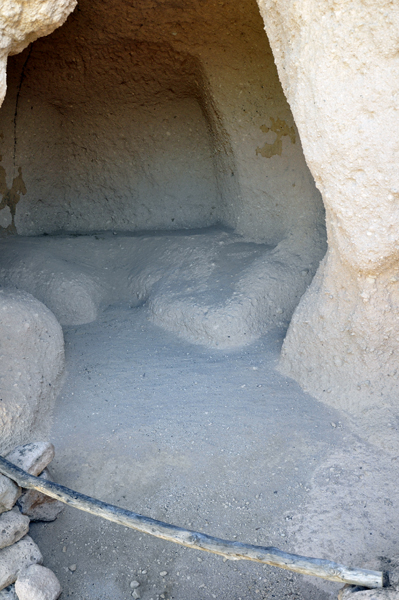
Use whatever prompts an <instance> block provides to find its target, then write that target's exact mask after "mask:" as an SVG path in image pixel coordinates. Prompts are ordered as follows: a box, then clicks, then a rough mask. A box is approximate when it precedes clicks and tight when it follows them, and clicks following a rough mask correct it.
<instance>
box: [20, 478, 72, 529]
mask: <svg viewBox="0 0 399 600" xmlns="http://www.w3.org/2000/svg"><path fill="white" fill-rule="evenodd" d="M39 478H40V479H44V480H45V481H51V479H50V475H49V473H48V471H47V469H45V470H44V471H43V473H42V474H41V475H40V476H39ZM18 506H19V508H20V510H21V512H22V514H24V515H27V516H28V517H29V518H30V520H31V521H54V520H55V519H56V518H57V517H58V515H59V514H60V512H62V511H63V510H64V508H65V504H63V503H62V502H60V501H59V500H56V499H55V498H50V496H46V495H45V494H42V493H41V492H38V491H37V490H28V491H27V492H25V493H24V494H22V496H21V497H20V498H19V500H18Z"/></svg>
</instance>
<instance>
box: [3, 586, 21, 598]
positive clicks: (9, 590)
mask: <svg viewBox="0 0 399 600" xmlns="http://www.w3.org/2000/svg"><path fill="white" fill-rule="evenodd" d="M0 600H18V596H17V594H16V593H15V586H14V585H8V586H7V587H6V588H4V590H0Z"/></svg>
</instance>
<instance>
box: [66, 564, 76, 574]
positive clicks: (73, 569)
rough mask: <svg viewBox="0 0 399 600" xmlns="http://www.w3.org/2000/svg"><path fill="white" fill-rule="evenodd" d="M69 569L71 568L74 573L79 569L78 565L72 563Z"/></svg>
mask: <svg viewBox="0 0 399 600" xmlns="http://www.w3.org/2000/svg"><path fill="white" fill-rule="evenodd" d="M68 569H69V570H70V571H71V572H72V573H74V572H75V571H76V569H77V566H76V565H70V566H69V567H68Z"/></svg>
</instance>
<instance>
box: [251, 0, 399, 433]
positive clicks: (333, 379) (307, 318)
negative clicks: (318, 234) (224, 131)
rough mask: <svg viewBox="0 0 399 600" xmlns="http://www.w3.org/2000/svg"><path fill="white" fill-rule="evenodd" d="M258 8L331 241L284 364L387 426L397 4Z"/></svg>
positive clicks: (392, 375)
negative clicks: (375, 414) (376, 414)
mask: <svg viewBox="0 0 399 600" xmlns="http://www.w3.org/2000/svg"><path fill="white" fill-rule="evenodd" d="M259 6H260V9H261V12H262V16H263V18H264V21H265V25H266V31H267V34H268V36H269V40H270V43H271V46H272V48H273V53H274V57H275V60H276V64H277V67H278V71H279V76H280V80H281V82H282V85H283V88H284V91H285V94H286V96H287V98H288V100H289V103H290V106H291V108H292V111H293V114H294V118H295V122H296V125H297V127H298V130H299V133H300V136H301V140H302V143H303V148H304V153H305V156H306V160H307V163H308V165H309V167H310V170H311V172H312V174H313V176H314V178H315V181H316V185H317V187H318V188H319V190H320V191H321V193H322V196H323V200H324V203H325V207H326V220H327V232H328V245H329V250H328V254H327V256H326V258H325V260H324V261H323V263H322V265H321V266H320V269H319V272H318V274H317V276H316V278H315V280H314V282H313V284H312V285H311V287H310V289H309V290H308V292H307V293H306V294H305V295H304V297H303V298H302V301H301V303H300V305H299V307H298V309H297V311H296V313H295V315H294V317H293V320H292V322H291V326H290V328H289V331H288V335H287V338H286V340H285V343H284V347H283V354H282V368H283V369H284V371H285V372H287V373H289V374H290V375H291V376H293V377H295V378H296V379H297V380H298V381H299V382H300V383H301V385H302V386H303V387H304V388H305V389H307V390H309V391H310V392H311V393H312V394H314V395H316V396H317V397H319V398H321V399H323V400H324V401H326V402H328V403H330V404H333V405H335V406H339V407H341V408H345V409H347V410H349V411H351V412H354V413H355V414H359V413H361V412H365V411H366V410H369V411H370V410H371V409H374V410H375V411H380V412H379V417H378V419H377V420H378V421H379V422H380V423H383V424H384V426H386V425H387V422H386V421H388V420H389V418H388V415H389V412H390V406H391V405H392V404H395V400H396V393H397V381H398V362H397V356H398V340H399V330H398V321H397V311H398V308H399V306H398V302H399V290H398V281H399V277H398V267H397V265H398V258H399V236H398V225H399V211H398V209H397V201H398V197H399V196H398V194H399V191H398V185H397V163H398V158H399V156H398V153H399V147H398V143H397V139H398V133H399V132H398V128H399V125H398V123H399V121H398V119H397V112H398V108H399V104H398V95H397V77H398V69H399V62H398V47H399V36H398V31H399V27H398V26H399V9H398V7H397V6H395V4H394V3H392V2H390V1H388V0H384V1H382V2H375V1H374V0H368V1H366V2H363V1H360V0H359V1H355V2H352V1H350V2H349V1H347V0H334V1H331V0H330V1H327V2H317V1H316V0H315V1H312V0H311V1H309V0H300V1H299V2H295V3H294V2H290V1H288V0H278V1H277V2H276V1H274V0H259ZM384 407H385V408H386V409H387V411H388V412H387V418H386V419H385V418H383V419H381V410H382V411H383V409H384ZM370 414H371V413H370Z"/></svg>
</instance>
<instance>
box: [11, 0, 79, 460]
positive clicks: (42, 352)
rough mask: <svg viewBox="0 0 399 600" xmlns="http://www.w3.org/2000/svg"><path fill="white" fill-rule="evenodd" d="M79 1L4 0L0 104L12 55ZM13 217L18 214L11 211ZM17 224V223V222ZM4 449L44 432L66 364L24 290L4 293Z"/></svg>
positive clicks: (16, 189) (53, 330)
mask: <svg viewBox="0 0 399 600" xmlns="http://www.w3.org/2000/svg"><path fill="white" fill-rule="evenodd" d="M75 5H76V0H58V1H55V0H48V1H46V0H44V1H43V0H41V1H40V0H39V1H37V0H36V1H33V2H28V3H27V2H16V1H15V0H12V1H11V0H5V1H4V2H2V3H1V6H0V105H1V103H2V101H3V99H4V96H5V93H6V65H7V56H8V55H9V54H15V53H17V52H21V51H22V50H23V49H24V48H25V47H26V46H27V45H28V44H29V43H30V42H32V41H34V40H35V39H37V38H38V37H40V36H43V35H48V34H49V33H51V32H52V31H54V29H55V28H56V27H58V26H59V25H62V24H63V23H64V21H65V19H66V18H67V16H68V14H69V13H70V12H71V11H72V10H73V9H74V7H75ZM0 192H1V194H2V201H1V203H0V207H1V208H5V207H7V206H8V207H11V210H10V213H11V211H13V210H14V208H15V206H14V205H15V199H16V198H18V199H19V195H20V194H21V193H25V192H26V189H25V186H24V183H23V180H22V177H21V172H20V171H19V172H18V173H17V174H15V176H14V178H13V182H12V183H11V184H10V186H9V188H8V187H7V181H6V177H5V171H4V168H3V169H0ZM12 216H14V214H12ZM12 224H13V223H12ZM0 307H1V311H0V353H1V356H0V363H1V367H0V395H1V402H0V431H1V436H0V452H2V453H3V452H5V451H6V450H7V449H9V448H10V447H11V446H13V445H15V444H16V443H19V442H23V441H27V439H29V438H30V437H31V436H32V435H34V434H36V435H45V434H46V432H47V431H48V428H49V425H50V418H51V416H50V413H51V408H52V402H53V400H54V398H55V396H56V394H57V392H58V390H59V385H60V383H61V377H62V372H63V368H64V340H63V335H62V330H61V327H60V325H59V323H58V322H57V320H56V318H55V317H54V315H53V314H52V313H51V312H50V311H49V310H48V309H47V308H46V307H45V306H44V305H43V304H42V303H41V302H39V301H38V300H36V299H35V298H33V296H31V295H30V294H27V293H24V292H15V291H4V290H1V292H0Z"/></svg>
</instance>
